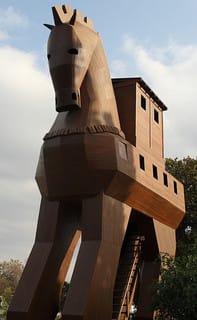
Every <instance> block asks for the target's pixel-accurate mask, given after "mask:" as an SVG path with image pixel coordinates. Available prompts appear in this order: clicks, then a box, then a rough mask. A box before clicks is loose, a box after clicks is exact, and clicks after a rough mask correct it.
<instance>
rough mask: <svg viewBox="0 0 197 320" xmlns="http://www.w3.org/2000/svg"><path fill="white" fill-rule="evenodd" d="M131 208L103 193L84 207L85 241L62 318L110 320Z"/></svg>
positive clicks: (89, 200) (83, 238) (83, 241)
mask: <svg viewBox="0 0 197 320" xmlns="http://www.w3.org/2000/svg"><path fill="white" fill-rule="evenodd" d="M130 211H131V209H130V208H129V207H128V206H126V205H124V204H122V203H121V202H119V201H117V200H115V199H113V198H111V197H109V196H107V195H105V194H104V193H103V192H102V193H100V194H98V195H97V196H95V197H92V198H88V199H85V200H84V201H83V206H82V243H81V247H80V250H79V255H78V258H77V262H76V266H75V269H74V273H73V277H72V280H71V283H70V287H69V290H68V294H67V298H66V301H65V304H64V308H63V312H62V317H63V320H71V319H72V320H81V319H83V320H93V319H94V320H111V319H112V303H113V289H114V284H115V278H116V273H117V268H118V263H119V256H120V251H121V246H122V243H123V240H124V236H125V232H126V229H127V224H128V220H129V216H130Z"/></svg>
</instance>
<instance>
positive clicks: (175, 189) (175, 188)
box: [174, 181, 178, 194]
mask: <svg viewBox="0 0 197 320" xmlns="http://www.w3.org/2000/svg"><path fill="white" fill-rule="evenodd" d="M174 193H176V194H177V193H178V190H177V183H176V181H174Z"/></svg>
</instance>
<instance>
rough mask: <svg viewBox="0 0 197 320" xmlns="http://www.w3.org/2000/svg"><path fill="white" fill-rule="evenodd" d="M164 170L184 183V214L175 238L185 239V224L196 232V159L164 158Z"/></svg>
mask: <svg viewBox="0 0 197 320" xmlns="http://www.w3.org/2000/svg"><path fill="white" fill-rule="evenodd" d="M166 170H167V171H168V172H169V173H171V174H172V175H173V176H174V177H175V178H177V179H178V180H179V181H180V182H182V183H183V185H184V190H185V204H186V215H185V217H184V219H183V221H182V223H181V224H180V226H179V228H178V230H177V239H178V240H182V241H185V240H186V241H187V235H185V229H186V227H187V226H191V227H192V231H193V233H197V159H192V158H190V157H187V158H184V159H182V160H178V159H174V160H173V159H166Z"/></svg>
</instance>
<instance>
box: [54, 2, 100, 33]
mask: <svg viewBox="0 0 197 320" xmlns="http://www.w3.org/2000/svg"><path fill="white" fill-rule="evenodd" d="M52 12H53V18H54V22H55V25H56V26H57V25H60V24H64V23H69V24H72V25H74V24H75V22H79V23H81V24H84V25H86V26H87V27H88V28H90V29H92V30H94V24H93V21H92V20H91V19H89V18H88V17H84V15H83V13H81V12H80V11H79V10H76V9H74V10H73V9H72V8H71V7H70V6H68V5H62V6H54V7H52Z"/></svg>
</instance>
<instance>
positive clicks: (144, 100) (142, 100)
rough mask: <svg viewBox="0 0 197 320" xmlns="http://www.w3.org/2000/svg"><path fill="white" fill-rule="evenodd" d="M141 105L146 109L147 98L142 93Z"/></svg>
mask: <svg viewBox="0 0 197 320" xmlns="http://www.w3.org/2000/svg"><path fill="white" fill-rule="evenodd" d="M141 107H142V108H143V109H144V110H146V98H145V97H144V96H143V95H141Z"/></svg>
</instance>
